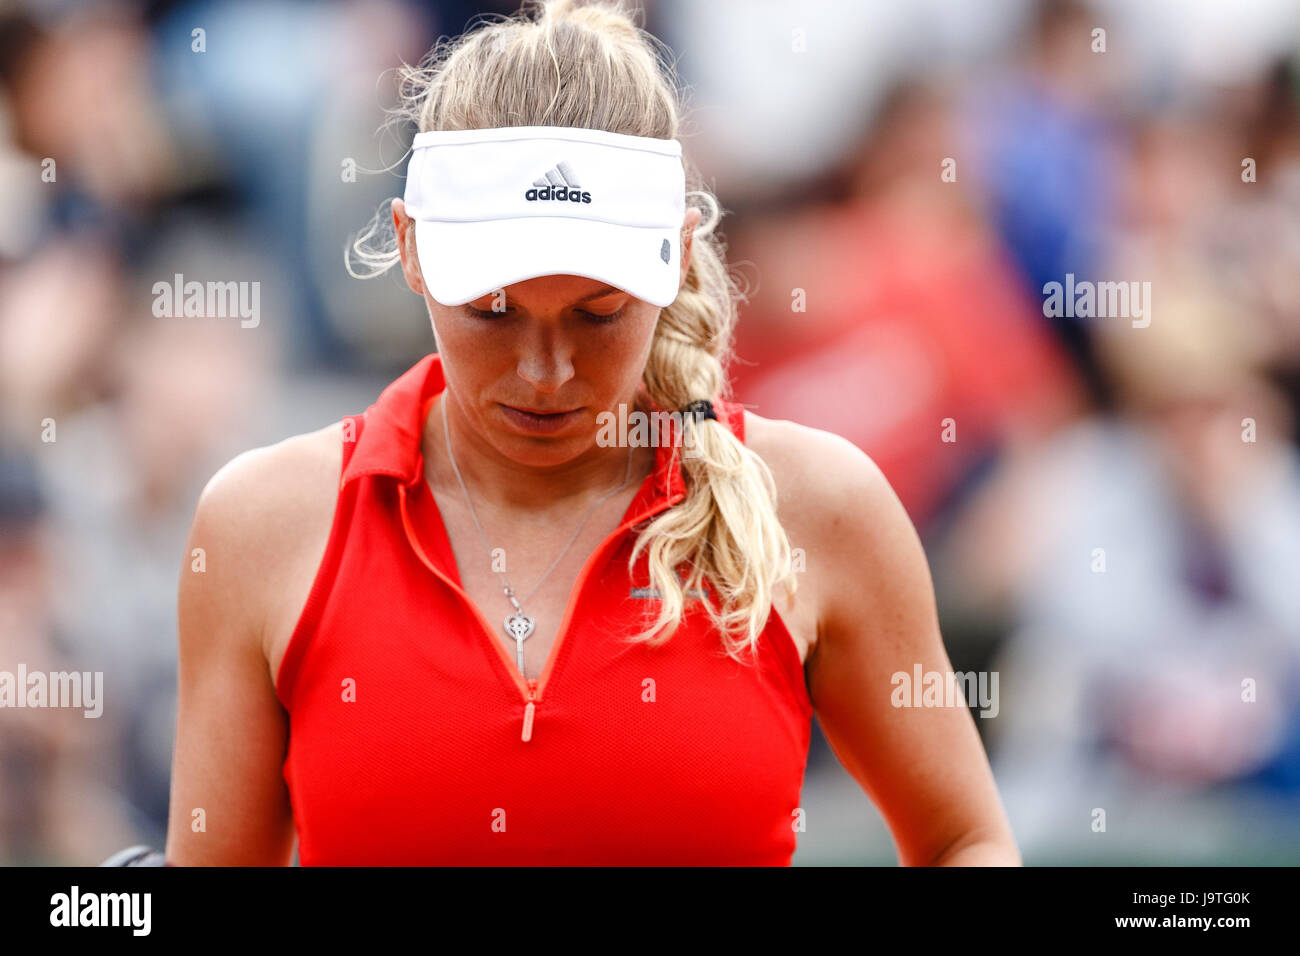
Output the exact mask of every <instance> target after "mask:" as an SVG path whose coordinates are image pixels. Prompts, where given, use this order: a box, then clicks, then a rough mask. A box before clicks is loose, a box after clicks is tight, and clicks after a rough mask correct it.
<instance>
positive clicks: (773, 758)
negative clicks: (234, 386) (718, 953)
mask: <svg viewBox="0 0 1300 956" xmlns="http://www.w3.org/2000/svg"><path fill="white" fill-rule="evenodd" d="M443 387H444V382H443V375H442V365H441V360H440V358H439V356H437V355H436V354H435V355H429V356H426V357H425V358H424V359H422V360H421V361H420V362H418V363H417V364H416V365H415V366H414V367H413V368H411V369H410V370H409V371H408V372H406V373H405V374H403V375H402V376H401V377H400V378H398V379H397V380H396V381H395V382H393V383H392V384H391V385H389V386H388V387H387V388H386V389H385V390H384V392H383V393H382V394H381V395H380V397H379V399H378V401H376V402H375V404H374V405H372V406H371V407H370V408H369V409H368V410H367V411H366V413H365V414H364V415H359V416H350V417H348V418H345V419H344V442H343V469H342V475H341V478H340V483H339V494H338V501H337V505H336V508H335V514H334V521H333V526H332V528H331V530H330V536H329V543H328V545H327V546H326V550H325V555H324V557H323V559H322V561H321V564H320V568H319V570H318V571H317V574H316V578H315V581H314V583H313V585H312V589H311V593H310V595H309V597H308V599H307V603H306V606H305V607H304V609H303V612H302V615H301V617H300V618H299V620H298V623H297V626H296V627H295V629H294V633H293V635H292V637H291V638H290V642H289V646H288V648H287V650H286V652H285V656H284V660H283V662H282V664H281V666H280V670H279V674H278V676H277V680H276V690H277V694H278V696H279V698H280V701H281V703H282V704H283V705H284V707H285V709H286V710H287V711H288V714H289V728H290V729H289V748H288V754H287V756H286V758H285V763H284V778H285V781H286V783H287V784H288V787H289V794H290V797H291V799H292V803H293V815H294V822H295V826H296V828H297V831H298V841H299V842H298V856H299V862H300V863H301V864H302V865H304V866H311V865H322V864H324V865H363V864H377V865H444V864H448V865H478V864H501V865H513V864H528V865H544V864H560V865H589V864H591V865H630V864H647V865H788V864H789V863H790V859H791V856H792V855H793V853H794V849H795V831H796V825H797V822H798V820H799V819H801V818H802V814H801V813H800V812H799V795H800V791H801V789H802V786H803V775H804V769H805V765H806V761H807V757H808V744H809V735H810V732H811V724H810V721H811V716H812V704H811V701H810V699H809V696H808V690H807V687H806V684H805V682H804V673H803V668H802V667H801V666H800V663H799V654H798V650H797V649H796V646H795V643H794V641H793V639H792V638H791V637H790V634H789V632H788V631H787V630H786V628H785V625H784V624H783V622H782V621H781V619H780V617H779V616H778V614H777V612H776V609H775V608H773V609H772V613H771V616H770V618H769V621H768V624H767V627H766V628H765V630H764V631H763V633H762V635H761V636H760V639H759V645H758V655H757V662H756V663H755V662H753V660H752V659H747V661H748V662H747V663H745V664H741V663H739V662H737V661H735V660H732V659H731V658H728V657H727V656H726V655H725V653H724V651H723V649H722V643H721V638H720V635H719V633H718V631H717V629H716V628H715V627H713V626H712V623H711V621H710V620H709V618H708V615H707V614H706V613H705V611H704V609H703V607H701V606H700V605H699V603H698V601H699V599H698V598H696V599H691V598H688V599H687V603H686V613H685V615H684V617H683V619H682V624H681V626H680V628H679V629H678V630H677V632H676V633H675V634H674V635H673V636H672V637H671V638H670V639H669V640H668V641H667V642H666V643H665V644H663V645H662V646H660V647H658V648H650V647H646V646H645V645H644V644H632V643H630V642H627V641H626V640H623V639H622V638H625V637H626V636H628V635H630V634H633V633H636V632H637V631H638V630H640V629H641V628H642V627H644V626H645V624H646V621H647V618H646V617H645V616H644V615H645V614H646V612H647V611H657V610H658V609H657V608H656V607H653V606H648V605H652V604H653V602H654V601H655V597H654V595H653V592H652V591H650V590H649V589H650V580H649V572H648V569H647V567H646V555H645V554H644V553H642V554H641V556H640V557H639V558H638V565H637V571H636V573H634V574H632V575H630V576H629V574H628V571H627V560H628V556H629V555H630V554H631V548H632V544H633V542H634V540H635V532H636V527H637V526H641V525H643V523H644V522H646V521H647V519H649V518H650V517H651V516H653V515H656V514H658V513H659V512H661V511H664V510H665V509H667V508H669V507H671V506H672V505H673V504H675V503H676V502H678V501H680V500H681V499H682V498H683V497H684V495H685V480H684V477H683V475H682V472H681V468H680V464H679V458H678V455H679V453H680V443H679V442H678V443H677V445H676V447H670V445H669V444H668V443H664V444H661V445H660V446H659V447H658V448H657V451H656V462H655V466H654V471H653V473H652V474H651V475H649V476H648V477H647V478H646V479H645V481H644V482H643V484H642V486H641V488H640V490H639V491H638V493H637V495H636V497H635V498H634V499H633V501H632V503H631V505H630V506H629V507H628V510H627V512H626V513H625V514H624V517H623V521H622V523H621V524H620V525H619V527H618V529H617V530H615V531H614V532H613V533H611V534H610V535H609V536H608V537H607V538H606V539H605V540H604V542H602V544H601V545H600V546H599V547H598V548H597V549H596V551H595V552H594V553H593V554H592V555H591V556H590V557H589V558H588V559H587V562H586V564H585V565H584V567H583V569H582V571H581V573H580V575H579V577H578V580H577V583H576V584H575V585H574V589H573V592H572V594H571V595H570V597H569V603H568V608H567V610H566V612H565V616H564V621H563V624H562V626H561V628H560V631H559V634H558V636H557V638H556V641H555V644H554V646H553V647H552V649H551V653H550V658H549V659H548V660H547V662H546V665H545V667H544V668H543V671H542V674H541V676H540V677H539V678H537V679H536V680H525V679H524V678H523V676H522V675H521V674H520V673H519V672H518V670H517V669H516V667H515V662H514V659H513V655H512V653H511V650H510V649H509V648H507V647H506V646H505V644H504V635H503V636H502V637H501V638H498V637H497V630H498V629H497V628H495V627H493V626H492V624H491V623H490V622H491V621H494V620H497V619H498V618H504V614H503V613H502V614H498V613H496V612H497V611H498V610H500V609H497V608H493V609H491V612H490V613H488V614H486V615H484V614H483V613H482V612H481V611H480V610H479V609H478V608H477V607H476V606H475V605H474V604H473V603H472V602H471V600H470V599H469V597H468V595H466V594H465V592H464V591H463V590H462V589H461V587H460V576H459V574H458V572H457V568H456V562H455V559H454V557H453V554H452V550H451V545H450V543H449V541H448V538H447V533H446V530H445V528H444V527H443V524H442V519H441V517H440V516H439V513H438V508H437V504H436V503H435V500H434V497H433V493H432V491H431V490H430V488H429V486H428V483H427V482H426V481H425V480H424V462H423V458H422V454H421V450H420V441H421V436H422V435H423V432H424V423H425V419H426V417H427V415H428V412H429V407H430V405H431V403H432V400H433V398H434V397H435V396H436V395H437V394H438V393H439V392H441V391H442V389H443ZM715 410H716V411H717V412H718V418H719V420H720V421H722V422H723V424H725V425H727V426H728V427H730V428H731V429H732V430H733V431H734V432H735V434H736V435H737V437H739V438H740V439H741V440H742V441H743V440H744V416H743V413H742V409H741V407H740V406H739V405H737V404H734V403H730V402H721V401H720V402H716V403H715ZM349 423H350V425H349ZM712 593H713V588H712V587H711V586H708V587H707V590H706V592H705V594H704V597H703V599H704V600H711V599H712V598H711V595H712Z"/></svg>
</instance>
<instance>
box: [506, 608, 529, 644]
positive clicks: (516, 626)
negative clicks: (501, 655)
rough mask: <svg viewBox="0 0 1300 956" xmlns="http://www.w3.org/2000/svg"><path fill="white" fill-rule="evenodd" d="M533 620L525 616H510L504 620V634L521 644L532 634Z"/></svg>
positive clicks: (517, 614)
mask: <svg viewBox="0 0 1300 956" xmlns="http://www.w3.org/2000/svg"><path fill="white" fill-rule="evenodd" d="M533 627H534V625H533V619H532V618H531V617H529V616H528V615H527V614H519V613H515V614H511V615H510V616H509V617H507V618H506V634H507V635H508V636H509V637H511V638H512V639H514V640H515V641H517V642H519V643H520V644H522V643H523V642H524V641H525V640H526V639H527V638H528V636H529V635H530V634H532V633H533Z"/></svg>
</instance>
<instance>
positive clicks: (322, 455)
mask: <svg viewBox="0 0 1300 956" xmlns="http://www.w3.org/2000/svg"><path fill="white" fill-rule="evenodd" d="M342 427H343V426H342V422H341V421H340V422H335V423H334V424H332V425H329V426H327V427H325V428H321V429H318V430H317V431H313V432H307V433H304V434H301V435H294V436H293V437H291V438H286V439H284V440H283V441H280V442H276V443H275V444H273V445H267V446H264V447H261V448H254V449H251V450H249V451H246V452H243V453H242V454H240V455H237V456H236V457H235V458H233V459H231V460H230V461H229V462H227V463H226V464H225V465H224V466H223V467H222V468H221V469H220V470H218V471H217V473H216V474H215V475H213V476H212V478H211V479H210V480H209V481H208V483H207V485H206V486H205V487H204V489H203V492H202V494H201V495H200V496H199V501H198V505H197V507H196V508H195V513H194V522H193V526H192V528H191V532H190V545H189V555H187V560H188V559H190V558H192V557H194V556H195V555H194V549H195V548H202V549H203V552H202V558H203V565H204V570H205V572H207V573H206V574H205V578H206V581H205V586H204V590H205V591H207V592H209V593H210V594H211V595H212V596H214V597H219V603H220V605H221V606H222V607H224V608H225V609H226V611H227V613H231V614H239V615H240V616H241V617H244V618H245V624H246V625H247V626H248V627H250V628H252V629H255V630H256V631H257V632H258V634H259V635H260V638H261V639H262V642H263V643H262V647H263V650H266V649H267V644H266V641H265V638H267V637H268V636H269V635H270V634H271V633H273V632H274V630H275V628H276V623H277V621H278V620H279V619H280V618H282V617H283V616H284V615H285V614H287V613H293V612H292V611H290V610H289V609H288V607H287V606H288V605H291V604H293V602H295V601H299V599H301V601H302V602H305V600H306V596H307V595H306V590H304V589H303V588H302V586H301V582H302V580H303V578H304V576H306V577H307V587H308V588H309V587H310V583H311V582H310V578H311V576H312V575H313V574H314V570H315V567H316V564H318V563H319V561H320V558H321V556H322V554H323V552H324V549H325V544H326V542H327V539H328V537H329V529H330V525H331V523H332V519H333V514H334V505H335V501H336V498H337V490H338V482H339V473H340V469H341V466H342V457H343V449H342V438H343V432H342ZM184 580H185V578H183V579H182V581H183V582H184ZM183 591H184V588H182V592H183ZM298 591H302V593H301V594H298V593H297V592H298ZM182 599H184V593H182Z"/></svg>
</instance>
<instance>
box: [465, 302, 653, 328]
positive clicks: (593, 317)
mask: <svg viewBox="0 0 1300 956" xmlns="http://www.w3.org/2000/svg"><path fill="white" fill-rule="evenodd" d="M465 311H467V312H468V313H469V314H470V315H472V316H475V317H476V318H480V319H495V318H497V317H498V316H502V315H505V314H506V313H508V312H509V311H510V310H509V309H504V310H502V311H500V312H494V311H492V310H488V311H486V312H485V311H484V310H482V309H476V308H474V307H473V306H472V305H467V306H465ZM577 311H578V314H579V315H585V316H586V317H587V318H588V319H589V320H590V321H591V322H592V323H593V324H595V325H605V324H607V323H609V322H613V321H614V320H615V319H617V318H619V317H620V316H621V315H622V314H623V313H624V312H626V311H627V306H624V307H623V308H621V309H619V310H618V311H617V312H610V313H609V314H607V315H602V314H600V313H598V312H588V311H586V310H585V309H578V310H577Z"/></svg>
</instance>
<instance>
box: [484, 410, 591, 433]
mask: <svg viewBox="0 0 1300 956" xmlns="http://www.w3.org/2000/svg"><path fill="white" fill-rule="evenodd" d="M497 405H499V406H500V408H501V411H502V413H503V414H504V415H505V418H506V421H508V422H510V423H511V424H512V425H514V426H515V427H516V428H519V429H520V430H521V431H526V432H530V433H532V434H536V435H550V434H552V433H554V432H558V431H560V430H561V429H563V428H567V427H568V426H569V425H571V424H573V423H574V422H576V421H577V420H578V416H579V413H581V411H582V409H581V408H573V409H570V410H568V411H563V412H549V413H542V412H537V411H534V410H530V409H526V408H516V407H514V406H513V405H504V404H502V403H501V402H497Z"/></svg>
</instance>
